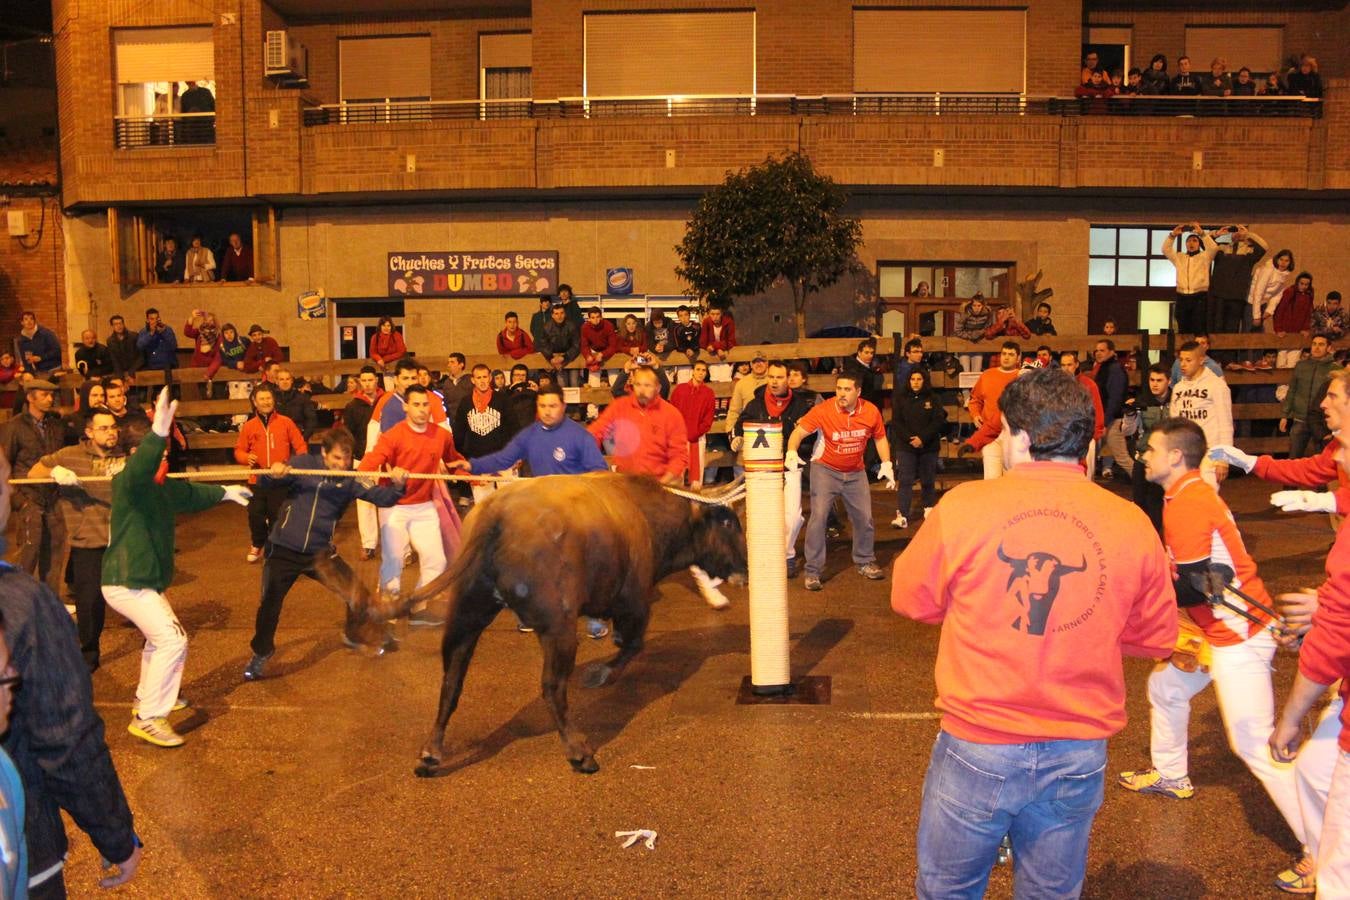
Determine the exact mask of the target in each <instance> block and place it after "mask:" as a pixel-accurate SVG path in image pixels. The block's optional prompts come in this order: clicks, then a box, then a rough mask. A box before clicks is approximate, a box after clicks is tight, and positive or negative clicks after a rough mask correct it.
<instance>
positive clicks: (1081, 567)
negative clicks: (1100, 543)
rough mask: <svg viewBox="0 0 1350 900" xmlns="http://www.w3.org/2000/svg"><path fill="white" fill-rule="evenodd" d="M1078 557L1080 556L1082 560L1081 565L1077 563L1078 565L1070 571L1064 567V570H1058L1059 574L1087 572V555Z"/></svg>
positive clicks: (1081, 554)
mask: <svg viewBox="0 0 1350 900" xmlns="http://www.w3.org/2000/svg"><path fill="white" fill-rule="evenodd" d="M1079 556H1081V557H1082V559H1083V561H1082V562H1081V563H1079V564H1078V565H1076V566H1074V567H1073V568H1072V569H1071V568H1069V567H1068V566H1065V567H1064V568H1062V569H1060V571H1061V572H1086V571H1087V554H1084V553H1080V554H1079Z"/></svg>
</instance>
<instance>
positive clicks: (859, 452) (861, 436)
mask: <svg viewBox="0 0 1350 900" xmlns="http://www.w3.org/2000/svg"><path fill="white" fill-rule="evenodd" d="M817 431H819V432H820V440H819V441H817V442H816V454H815V457H814V458H813V459H812V460H811V518H810V519H808V520H807V522H806V582H805V585H806V589H807V590H808V591H818V590H820V588H821V581H820V576H821V574H822V573H823V572H824V571H825V525H826V519H827V518H828V517H829V514H830V507H831V506H832V505H833V504H834V498H835V497H840V498H842V499H843V501H844V509H845V510H846V511H847V512H848V520H849V527H850V528H851V529H852V531H853V564H854V565H855V566H857V567H858V571H859V572H860V573H861V574H862V575H863V577H864V578H870V579H871V580H873V581H880V580H881V579H883V578H885V577H886V573H885V572H883V571H882V570H881V567H880V566H878V565H877V556H876V553H875V552H873V546H872V542H873V536H874V529H873V525H872V492H871V490H869V489H868V486H867V472H866V470H865V469H864V468H863V453H864V452H865V451H866V449H867V441H868V440H869V439H871V440H874V441H876V444H877V455H878V456H879V457H881V459H882V460H883V462H882V463H881V467H880V469H879V470H878V474H879V475H880V476H881V478H882V480H884V481H885V482H886V487H887V489H888V490H892V491H893V490H895V470H894V468H893V466H892V463H891V444H890V441H888V440H886V423H885V421H883V420H882V418H881V410H879V409H877V408H876V406H875V405H873V404H871V403H869V402H867V401H866V400H864V399H862V396H861V386H860V385H859V384H858V377H857V376H856V375H846V374H843V373H840V374H839V375H836V376H835V378H834V400H833V401H828V400H827V401H825V402H824V403H819V404H817V405H816V406H815V407H813V408H812V409H811V411H810V412H808V413H807V414H806V415H804V416H802V417H801V418H800V419H798V420H797V425H796V427H794V428H793V429H792V434H791V435H789V436H788V443H787V454H786V455H785V458H784V464H785V465H786V467H787V471H788V473H789V477H791V476H793V475H795V474H796V472H797V470H798V469H800V468H801V467H802V460H801V457H799V456H798V455H797V449H798V448H799V447H801V445H802V441H804V440H806V437H807V436H808V435H810V434H814V433H815V432H817Z"/></svg>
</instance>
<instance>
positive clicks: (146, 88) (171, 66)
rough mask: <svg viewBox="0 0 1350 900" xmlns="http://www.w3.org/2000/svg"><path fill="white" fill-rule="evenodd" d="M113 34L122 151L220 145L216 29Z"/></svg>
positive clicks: (118, 137)
mask: <svg viewBox="0 0 1350 900" xmlns="http://www.w3.org/2000/svg"><path fill="white" fill-rule="evenodd" d="M112 34H113V60H114V66H115V68H116V71H115V73H114V76H115V81H116V83H117V117H116V126H117V127H116V128H115V129H114V139H115V141H116V145H117V147H119V148H121V149H127V148H131V147H145V146H158V145H165V144H212V143H215V139H216V84H215V45H214V42H213V37H212V33H211V26H209V25H201V26H191V27H184V28H118V29H115V30H114V31H113V33H112Z"/></svg>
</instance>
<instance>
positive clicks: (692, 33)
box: [585, 11, 755, 97]
mask: <svg viewBox="0 0 1350 900" xmlns="http://www.w3.org/2000/svg"><path fill="white" fill-rule="evenodd" d="M585 30H586V39H585V47H586V81H585V93H586V96H588V97H653V96H654V97H669V96H678V95H692V94H753V93H754V92H755V14H754V13H753V12H740V11H731V12H676V13H587V14H586V18H585Z"/></svg>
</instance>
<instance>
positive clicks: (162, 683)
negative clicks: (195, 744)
mask: <svg viewBox="0 0 1350 900" xmlns="http://www.w3.org/2000/svg"><path fill="white" fill-rule="evenodd" d="M103 599H104V600H106V601H108V605H109V606H111V607H112V608H113V609H115V610H117V611H118V612H119V613H121V614H122V615H124V616H126V617H127V618H128V619H130V620H131V621H132V622H133V623H134V624H135V625H136V627H137V628H139V629H140V630H141V634H143V635H145V647H144V648H142V650H141V680H140V682H139V683H137V685H136V707H137V709H139V710H140V712H139V716H140V717H141V718H142V719H159V718H163V717H164V716H167V715H168V714H169V712H170V711H171V710H172V709H173V705H174V703H176V702H177V701H178V691H179V689H180V688H181V687H182V685H183V663H184V662H186V661H187V644H188V642H187V632H185V631H184V630H183V626H182V625H180V624H179V623H178V617H177V616H175V615H174V614H173V609H172V607H170V606H169V601H168V600H167V599H166V598H165V597H164V595H163V594H161V593H160V592H159V591H152V590H150V589H149V588H129V587H121V586H119V585H108V584H105V585H104V586H103Z"/></svg>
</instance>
